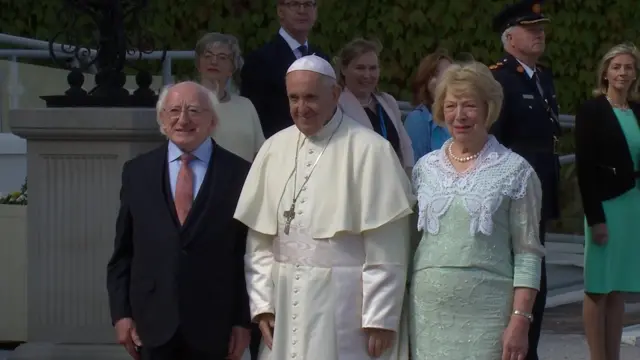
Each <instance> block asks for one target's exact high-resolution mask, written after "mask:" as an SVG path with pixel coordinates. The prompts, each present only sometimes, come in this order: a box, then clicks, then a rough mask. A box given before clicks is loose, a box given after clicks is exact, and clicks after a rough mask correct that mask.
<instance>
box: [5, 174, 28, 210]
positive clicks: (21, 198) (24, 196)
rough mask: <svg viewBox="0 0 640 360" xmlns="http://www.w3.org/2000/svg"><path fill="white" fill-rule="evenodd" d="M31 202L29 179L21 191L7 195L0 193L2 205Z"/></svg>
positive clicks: (25, 181) (25, 180)
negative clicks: (28, 186)
mask: <svg viewBox="0 0 640 360" xmlns="http://www.w3.org/2000/svg"><path fill="white" fill-rule="evenodd" d="M28 202H29V194H28V190H27V179H26V178H25V179H24V184H22V187H20V191H15V192H12V193H9V194H7V195H2V194H0V205H27V204H28Z"/></svg>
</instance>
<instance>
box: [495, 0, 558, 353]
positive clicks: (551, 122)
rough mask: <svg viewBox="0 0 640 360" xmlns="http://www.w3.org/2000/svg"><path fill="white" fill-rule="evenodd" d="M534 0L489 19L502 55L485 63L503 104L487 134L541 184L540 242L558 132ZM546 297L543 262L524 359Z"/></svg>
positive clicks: (551, 208) (553, 206)
mask: <svg viewBox="0 0 640 360" xmlns="http://www.w3.org/2000/svg"><path fill="white" fill-rule="evenodd" d="M541 3H542V1H539V0H521V1H519V2H517V3H515V4H513V5H507V6H505V8H504V9H503V11H502V12H500V14H499V15H498V16H496V17H495V19H494V24H493V26H494V30H495V31H496V32H499V33H500V34H502V43H503V46H504V50H505V52H506V55H505V56H504V57H503V58H502V59H501V60H500V61H498V62H497V63H495V64H493V65H491V66H489V68H490V69H491V70H492V71H493V75H494V77H495V79H496V80H497V81H498V82H500V84H502V87H503V89H504V103H503V108H502V111H501V113H500V117H499V119H498V121H496V122H495V123H494V125H493V127H492V129H491V130H492V133H493V134H494V135H495V136H496V138H497V139H498V141H500V142H501V143H502V144H503V145H505V146H507V147H509V148H511V149H512V150H513V151H515V152H516V153H518V154H519V155H521V156H522V157H524V158H525V159H526V160H527V161H528V162H529V163H530V164H531V166H533V168H534V169H535V171H536V173H537V175H538V177H539V178H540V180H541V182H542V214H541V221H540V242H541V243H542V244H543V245H544V240H545V231H546V222H547V221H549V220H551V219H554V218H557V217H558V215H559V204H558V186H559V179H560V177H559V174H560V162H559V159H558V152H557V143H558V138H559V136H560V123H559V121H558V119H559V118H558V103H557V101H556V92H555V87H554V85H553V74H552V73H551V70H550V69H548V68H546V67H544V66H542V65H540V64H538V59H539V58H540V57H541V56H542V54H543V53H544V49H545V32H544V25H545V24H546V23H548V22H549V18H547V17H546V16H544V15H543V14H542V11H541ZM546 297H547V276H546V266H545V261H544V260H543V262H542V274H541V284H540V291H539V292H538V295H537V297H536V299H535V303H534V306H533V313H532V314H530V315H531V316H530V320H531V324H530V327H529V352H528V355H527V358H526V359H527V360H538V352H537V348H538V342H539V340H540V331H541V328H542V317H543V314H544V308H545V304H546Z"/></svg>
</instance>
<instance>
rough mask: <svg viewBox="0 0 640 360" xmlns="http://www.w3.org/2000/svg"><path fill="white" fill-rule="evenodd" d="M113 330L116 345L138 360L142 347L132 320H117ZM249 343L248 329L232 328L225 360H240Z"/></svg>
mask: <svg viewBox="0 0 640 360" xmlns="http://www.w3.org/2000/svg"><path fill="white" fill-rule="evenodd" d="M115 329H116V337H117V340H118V343H119V344H121V345H123V346H124V348H125V350H127V352H128V353H129V355H130V356H131V357H132V358H133V359H135V360H140V352H139V350H140V348H141V347H142V341H141V340H140V337H139V336H138V331H137V330H136V324H135V322H134V321H133V319H131V318H123V319H120V320H118V321H117V322H116V324H115ZM250 341H251V332H250V330H249V329H245V328H243V327H240V326H234V327H233V328H232V329H231V336H230V337H229V354H228V355H227V358H226V359H228V360H240V359H241V358H242V355H243V354H244V352H245V350H246V349H247V347H249V342H250Z"/></svg>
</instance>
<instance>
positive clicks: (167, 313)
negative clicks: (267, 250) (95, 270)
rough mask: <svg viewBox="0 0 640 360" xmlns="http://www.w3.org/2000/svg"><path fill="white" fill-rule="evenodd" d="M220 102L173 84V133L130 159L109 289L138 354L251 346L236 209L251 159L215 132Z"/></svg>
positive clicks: (208, 352) (182, 355) (162, 108)
mask: <svg viewBox="0 0 640 360" xmlns="http://www.w3.org/2000/svg"><path fill="white" fill-rule="evenodd" d="M216 104H217V98H216V97H215V95H214V94H212V93H211V92H210V91H208V90H207V89H205V88H204V87H202V86H201V85H199V84H196V83H193V82H185V83H180V84H177V85H174V86H172V87H170V88H168V89H165V90H164V91H163V92H162V93H161V95H160V98H159V101H158V123H159V125H160V129H161V132H162V133H163V134H165V135H166V136H167V138H168V139H169V140H168V141H167V143H165V144H163V145H162V146H160V147H159V148H157V149H155V150H153V151H151V152H149V153H146V154H143V155H140V156H138V157H136V158H134V159H133V160H130V161H128V162H126V163H125V165H124V166H123V170H122V187H121V192H120V211H119V213H118V218H117V221H116V236H115V246H114V252H113V255H112V257H111V260H110V261H109V264H108V267H107V289H108V293H109V305H110V310H111V317H112V320H113V323H114V325H115V330H116V335H117V338H118V342H119V343H121V344H123V345H124V347H125V348H126V350H127V351H128V352H129V354H131V356H132V357H133V358H134V359H149V360H165V359H166V360H175V359H181V360H191V359H193V360H222V359H227V358H230V359H240V357H241V356H242V354H243V352H244V350H245V349H246V347H247V346H248V343H249V330H248V327H249V324H250V319H249V304H248V295H247V290H246V285H245V280H244V261H243V257H244V252H245V243H246V233H247V229H246V227H245V226H244V225H242V224H241V223H240V222H238V221H237V220H235V219H233V213H234V211H235V208H236V203H237V201H238V197H239V195H240V191H241V190H242V186H243V184H244V180H245V177H246V175H247V173H248V171H249V168H250V164H249V163H248V162H247V161H245V160H243V159H241V158H240V157H238V156H236V155H234V154H232V153H231V152H229V151H227V150H225V149H223V148H221V147H220V146H218V145H217V144H216V143H215V142H214V141H213V140H212V139H211V138H210V134H211V132H212V130H213V129H214V128H215V126H216V124H217V122H218V119H217V116H216V114H215V108H214V106H215V105H216Z"/></svg>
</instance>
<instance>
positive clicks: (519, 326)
mask: <svg viewBox="0 0 640 360" xmlns="http://www.w3.org/2000/svg"><path fill="white" fill-rule="evenodd" d="M529 325H530V322H529V319H527V318H526V317H524V316H520V315H511V320H510V321H509V325H508V326H507V328H506V329H505V331H504V333H503V334H502V360H524V359H525V358H526V357H527V352H528V351H529Z"/></svg>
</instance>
